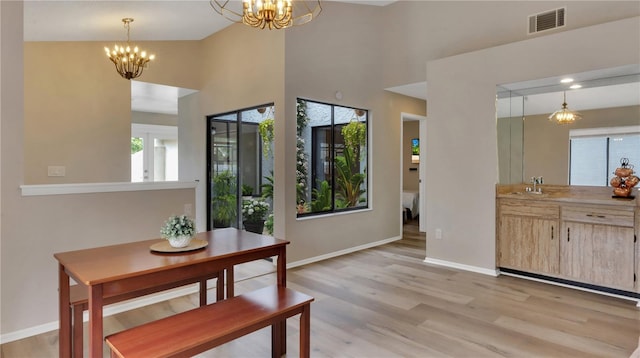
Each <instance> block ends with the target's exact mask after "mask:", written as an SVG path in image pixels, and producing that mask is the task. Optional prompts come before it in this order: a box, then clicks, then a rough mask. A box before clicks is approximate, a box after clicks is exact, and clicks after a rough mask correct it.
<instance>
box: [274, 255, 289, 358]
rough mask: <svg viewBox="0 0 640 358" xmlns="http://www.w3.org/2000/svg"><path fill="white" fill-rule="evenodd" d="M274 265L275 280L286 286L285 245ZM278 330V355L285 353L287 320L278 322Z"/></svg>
mask: <svg viewBox="0 0 640 358" xmlns="http://www.w3.org/2000/svg"><path fill="white" fill-rule="evenodd" d="M277 260H278V261H277V263H276V265H277V266H276V267H277V276H278V278H277V280H278V286H282V287H286V286H287V249H286V246H282V248H281V249H280V252H279V253H278V259H277ZM278 326H279V327H278V330H279V332H280V334H279V338H280V342H279V352H280V355H283V354H286V353H287V322H286V321H283V322H280V323H279V324H278Z"/></svg>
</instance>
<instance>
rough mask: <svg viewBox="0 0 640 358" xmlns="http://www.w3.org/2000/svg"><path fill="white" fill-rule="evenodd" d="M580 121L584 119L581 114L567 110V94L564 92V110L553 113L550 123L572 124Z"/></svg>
mask: <svg viewBox="0 0 640 358" xmlns="http://www.w3.org/2000/svg"><path fill="white" fill-rule="evenodd" d="M579 119H582V116H581V115H580V113H578V112H576V111H572V110H570V109H569V108H567V92H566V91H565V92H564V101H563V102H562V108H561V109H559V110H557V111H555V112H553V113H552V114H551V115H550V116H549V120H550V121H555V122H556V123H558V124H571V123H573V122H575V121H577V120H579Z"/></svg>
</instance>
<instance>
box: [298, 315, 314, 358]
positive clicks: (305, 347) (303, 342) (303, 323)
mask: <svg viewBox="0 0 640 358" xmlns="http://www.w3.org/2000/svg"><path fill="white" fill-rule="evenodd" d="M309 356H311V305H307V306H305V307H304V308H303V310H302V313H301V314H300V357H303V358H309Z"/></svg>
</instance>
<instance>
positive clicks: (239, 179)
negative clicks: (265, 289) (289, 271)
mask: <svg viewBox="0 0 640 358" xmlns="http://www.w3.org/2000/svg"><path fill="white" fill-rule="evenodd" d="M273 111H274V108H273V104H267V105H263V106H259V107H252V108H246V109H242V110H238V111H233V112H229V113H223V114H217V115H210V116H207V123H208V127H209V134H208V136H207V138H208V139H207V146H208V152H207V167H208V173H207V174H208V182H209V186H208V188H207V196H208V202H209V203H210V205H208V209H207V215H208V217H209V220H208V223H207V227H208V229H212V228H218V227H228V226H233V227H238V228H241V227H242V226H241V225H242V222H243V221H244V219H245V218H243V217H242V215H243V214H242V204H243V202H244V201H248V200H250V199H255V200H260V201H262V200H265V201H267V202H268V203H269V206H270V208H272V207H273V203H272V200H273ZM270 213H271V210H269V213H268V214H269V215H268V216H267V217H265V219H267V223H266V224H265V229H266V232H267V233H271V232H272V231H271V230H272V229H273V220H272V218H273V216H271V215H270Z"/></svg>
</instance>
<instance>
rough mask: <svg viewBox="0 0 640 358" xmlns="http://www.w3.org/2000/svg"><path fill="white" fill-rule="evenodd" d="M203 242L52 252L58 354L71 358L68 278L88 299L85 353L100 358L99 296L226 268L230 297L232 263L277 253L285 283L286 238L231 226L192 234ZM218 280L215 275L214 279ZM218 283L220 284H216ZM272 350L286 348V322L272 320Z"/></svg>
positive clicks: (281, 279) (279, 274)
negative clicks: (183, 247)
mask: <svg viewBox="0 0 640 358" xmlns="http://www.w3.org/2000/svg"><path fill="white" fill-rule="evenodd" d="M194 239H196V240H205V241H206V242H207V245H206V246H205V247H204V248H200V249H197V250H193V251H185V252H176V253H165V252H156V251H153V250H151V246H152V245H156V246H154V247H157V243H159V242H161V240H162V239H154V240H145V241H137V242H130V243H125V244H119V245H111V246H104V247H97V248H91V249H84V250H77V251H68V252H61V253H56V254H54V257H55V258H56V260H58V268H59V309H60V331H59V334H60V336H59V349H60V357H71V351H72V342H71V312H70V309H69V287H70V278H72V279H73V280H75V281H76V282H77V283H78V284H81V285H84V286H86V288H87V290H88V297H89V307H88V311H89V355H90V356H91V357H102V356H103V335H104V334H103V317H102V314H103V300H104V299H105V298H109V297H113V296H117V295H122V294H127V293H135V292H143V291H144V290H145V289H150V288H153V287H158V286H166V285H168V284H171V283H174V282H183V281H184V280H185V279H187V278H198V277H207V276H208V275H211V273H215V272H220V271H223V270H225V271H226V272H227V282H226V284H227V297H231V296H233V295H234V294H233V266H234V265H238V264H241V263H245V262H249V261H254V260H259V259H265V258H269V257H277V264H276V269H277V279H276V280H277V284H278V285H280V286H283V287H284V286H286V245H287V244H289V241H286V240H281V239H276V238H274V237H271V236H265V235H259V234H254V233H251V232H247V231H243V230H238V229H235V228H225V229H216V230H213V231H207V232H202V233H198V234H196V236H195V237H194ZM219 280H220V278H219ZM218 284H222V283H221V282H219V283H218ZM274 332H276V336H277V337H272V340H273V343H274V345H275V346H274V351H277V352H280V353H285V352H286V325H285V324H278V327H276V329H275V330H274Z"/></svg>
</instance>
